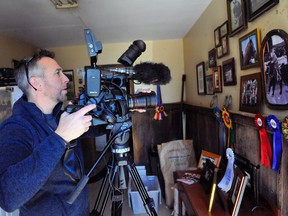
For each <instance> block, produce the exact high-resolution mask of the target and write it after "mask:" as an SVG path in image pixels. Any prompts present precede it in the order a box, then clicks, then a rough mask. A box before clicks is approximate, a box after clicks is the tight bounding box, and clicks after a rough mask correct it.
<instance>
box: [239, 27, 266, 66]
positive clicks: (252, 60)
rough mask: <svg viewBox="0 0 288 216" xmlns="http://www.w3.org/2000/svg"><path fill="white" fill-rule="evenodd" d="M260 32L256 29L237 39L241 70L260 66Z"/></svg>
mask: <svg viewBox="0 0 288 216" xmlns="http://www.w3.org/2000/svg"><path fill="white" fill-rule="evenodd" d="M260 46H261V45H260V30H259V29H258V28H256V29H254V30H253V31H251V32H249V33H248V34H246V35H244V36H242V37H241V38H240V39H239V51H240V64H241V70H245V69H248V68H252V67H258V66H260V61H259V54H260Z"/></svg>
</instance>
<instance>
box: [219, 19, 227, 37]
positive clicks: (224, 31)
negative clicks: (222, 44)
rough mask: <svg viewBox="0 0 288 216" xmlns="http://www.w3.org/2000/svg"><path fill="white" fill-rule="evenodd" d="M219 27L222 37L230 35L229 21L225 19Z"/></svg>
mask: <svg viewBox="0 0 288 216" xmlns="http://www.w3.org/2000/svg"><path fill="white" fill-rule="evenodd" d="M219 28H220V38H222V37H224V36H226V35H228V21H225V22H224V23H223V24H222V25H221V26H220V27H219Z"/></svg>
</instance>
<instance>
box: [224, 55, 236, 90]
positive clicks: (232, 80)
mask: <svg viewBox="0 0 288 216" xmlns="http://www.w3.org/2000/svg"><path fill="white" fill-rule="evenodd" d="M222 69H223V85H224V86H231V85H236V84H237V80H236V73H235V62H234V58H230V59H227V60H226V61H224V62H223V63H222Z"/></svg>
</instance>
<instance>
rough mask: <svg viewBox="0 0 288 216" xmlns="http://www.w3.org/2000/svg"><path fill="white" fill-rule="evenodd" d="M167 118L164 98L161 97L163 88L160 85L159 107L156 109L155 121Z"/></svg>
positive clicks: (158, 91)
mask: <svg viewBox="0 0 288 216" xmlns="http://www.w3.org/2000/svg"><path fill="white" fill-rule="evenodd" d="M164 116H165V117H167V116H168V115H167V113H166V112H165V110H164V106H163V104H162V96H161V88H160V85H157V106H156V107H155V115H154V119H155V120H162V119H163V117H164Z"/></svg>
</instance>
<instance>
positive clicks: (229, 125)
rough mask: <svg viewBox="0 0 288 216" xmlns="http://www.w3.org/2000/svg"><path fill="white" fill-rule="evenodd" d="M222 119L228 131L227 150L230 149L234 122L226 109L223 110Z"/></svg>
mask: <svg viewBox="0 0 288 216" xmlns="http://www.w3.org/2000/svg"><path fill="white" fill-rule="evenodd" d="M222 119H223V122H224V124H225V126H226V127H227V129H228V137H227V148H230V130H231V129H232V120H231V118H230V114H229V113H228V112H227V110H226V108H223V109H222Z"/></svg>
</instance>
